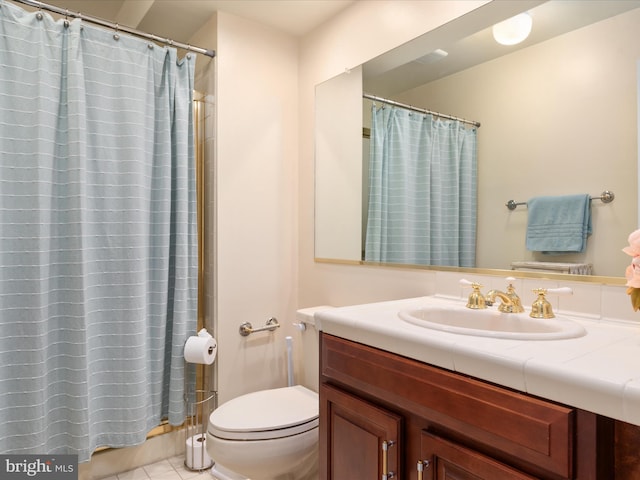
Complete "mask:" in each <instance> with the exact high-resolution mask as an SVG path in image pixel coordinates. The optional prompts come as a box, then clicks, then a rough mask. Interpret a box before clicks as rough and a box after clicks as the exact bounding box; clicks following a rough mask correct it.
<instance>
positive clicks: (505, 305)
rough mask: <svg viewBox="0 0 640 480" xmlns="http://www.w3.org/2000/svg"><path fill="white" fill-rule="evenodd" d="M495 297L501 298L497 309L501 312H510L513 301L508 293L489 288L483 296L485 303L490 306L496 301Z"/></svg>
mask: <svg viewBox="0 0 640 480" xmlns="http://www.w3.org/2000/svg"><path fill="white" fill-rule="evenodd" d="M496 297H498V298H499V299H500V300H501V303H500V306H499V307H498V311H499V312H503V313H511V309H512V307H513V302H512V301H511V298H510V297H509V295H507V294H506V293H504V292H501V291H500V290H489V291H488V292H487V294H486V295H485V297H484V301H485V303H486V304H487V305H489V306H491V305H493V303H494V302H495V301H496Z"/></svg>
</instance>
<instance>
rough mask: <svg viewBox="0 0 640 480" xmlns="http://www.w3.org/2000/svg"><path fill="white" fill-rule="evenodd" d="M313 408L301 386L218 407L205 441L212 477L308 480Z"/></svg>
mask: <svg viewBox="0 0 640 480" xmlns="http://www.w3.org/2000/svg"><path fill="white" fill-rule="evenodd" d="M318 408H319V398H318V394H317V393H316V392H313V391H311V390H309V389H308V388H306V387H303V386H301V385H294V386H291V387H283V388H276V389H272V390H262V391H259V392H253V393H248V394H246V395H242V396H240V397H237V398H234V399H232V400H230V401H228V402H226V403H224V404H223V405H221V406H220V407H218V408H217V409H216V410H214V411H213V413H212V414H211V415H210V417H209V426H208V429H207V442H206V445H207V452H208V453H209V456H210V457H211V458H213V459H214V461H215V465H214V467H213V469H212V471H211V472H212V474H213V476H214V478H217V479H218V480H227V479H230V480H240V479H242V480H246V479H247V478H249V479H252V480H276V479H277V480H302V479H305V478H313V477H311V475H312V474H313V473H314V472H317V455H318V423H319V420H318ZM316 475H317V473H316Z"/></svg>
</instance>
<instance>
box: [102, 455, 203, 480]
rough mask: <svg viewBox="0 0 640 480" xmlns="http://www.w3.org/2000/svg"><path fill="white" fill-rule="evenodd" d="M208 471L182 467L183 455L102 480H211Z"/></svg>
mask: <svg viewBox="0 0 640 480" xmlns="http://www.w3.org/2000/svg"><path fill="white" fill-rule="evenodd" d="M212 479H213V477H212V476H211V473H210V472H209V470H204V471H202V472H192V471H191V470H188V469H187V468H186V467H185V466H184V455H179V456H175V457H171V458H168V459H166V460H161V461H159V462H156V463H152V464H151V465H145V466H144V467H139V468H136V469H135V470H130V471H128V472H122V473H119V474H117V475H112V476H110V477H106V478H104V479H103V480H212Z"/></svg>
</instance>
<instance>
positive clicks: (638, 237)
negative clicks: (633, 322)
mask: <svg viewBox="0 0 640 480" xmlns="http://www.w3.org/2000/svg"><path fill="white" fill-rule="evenodd" d="M622 251H623V252H624V253H626V254H627V255H630V256H631V257H633V259H632V260H631V265H629V266H628V267H627V270H626V271H625V277H626V278H627V283H626V285H627V294H628V295H629V296H630V297H631V305H632V306H633V311H634V312H637V311H638V309H640V229H638V230H636V231H635V232H633V233H631V235H629V246H628V247H624V248H623V249H622Z"/></svg>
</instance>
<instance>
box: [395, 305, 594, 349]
mask: <svg viewBox="0 0 640 480" xmlns="http://www.w3.org/2000/svg"><path fill="white" fill-rule="evenodd" d="M398 315H399V317H400V318H401V319H402V320H404V321H405V322H409V323H412V324H414V325H418V326H419V327H424V328H430V329H432V330H440V331H444V332H449V333H458V334H462V335H474V336H479V337H493V338H510V339H514V340H559V339H566V338H577V337H581V336H583V335H585V334H586V330H585V329H584V328H583V327H582V325H580V324H578V323H576V322H574V321H572V320H569V319H567V318H562V317H556V318H549V319H546V318H545V319H538V318H531V317H529V314H528V313H501V312H498V311H497V310H496V309H495V308H487V309H482V310H472V309H469V308H465V307H459V306H441V305H438V306H436V305H430V306H424V307H421V308H417V309H413V310H403V311H401V312H399V313H398Z"/></svg>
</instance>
